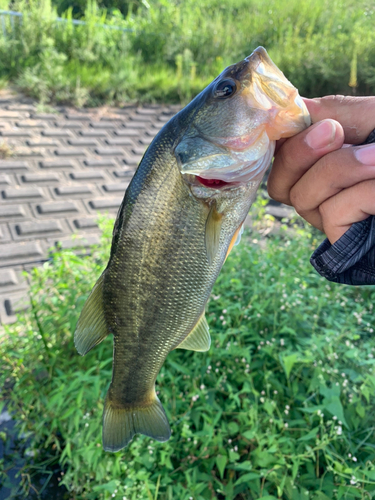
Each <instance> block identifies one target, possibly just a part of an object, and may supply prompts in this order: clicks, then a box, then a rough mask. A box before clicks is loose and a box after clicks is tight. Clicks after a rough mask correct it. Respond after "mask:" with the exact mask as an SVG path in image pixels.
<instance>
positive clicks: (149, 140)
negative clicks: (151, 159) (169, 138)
mask: <svg viewBox="0 0 375 500" xmlns="http://www.w3.org/2000/svg"><path fill="white" fill-rule="evenodd" d="M153 140H154V139H153V137H141V138H140V139H139V142H140V143H141V144H144V145H145V146H149V145H150V144H151V143H152V141H153Z"/></svg>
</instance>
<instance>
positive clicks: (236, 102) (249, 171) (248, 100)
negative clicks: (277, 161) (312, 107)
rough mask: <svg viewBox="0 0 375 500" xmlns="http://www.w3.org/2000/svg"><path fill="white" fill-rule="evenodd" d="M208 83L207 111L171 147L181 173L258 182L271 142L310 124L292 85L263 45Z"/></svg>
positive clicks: (210, 183) (212, 180) (215, 183)
mask: <svg viewBox="0 0 375 500" xmlns="http://www.w3.org/2000/svg"><path fill="white" fill-rule="evenodd" d="M210 88H211V94H210V95H209V94H208V95H209V97H208V104H209V106H210V110H209V111H210V112H206V114H203V113H202V115H199V113H198V115H197V119H196V120H195V123H194V125H193V126H192V127H191V128H190V129H189V130H188V131H187V133H186V135H185V137H183V139H182V141H181V142H180V143H179V144H178V145H177V147H176V148H175V156H176V159H177V162H178V165H179V168H180V171H181V173H182V174H190V175H194V176H196V178H197V180H198V181H199V182H200V183H201V184H203V185H204V186H205V187H212V188H214V189H222V188H225V187H228V186H230V185H232V184H243V183H248V182H250V181H254V182H256V181H260V180H261V178H262V177H263V175H264V173H265V171H266V170H267V168H268V167H269V165H270V163H271V160H272V157H273V154H274V151H275V145H276V141H277V140H278V139H281V138H284V137H285V138H286V137H291V136H293V135H295V134H297V133H298V132H301V131H302V130H304V129H305V128H306V127H308V126H309V125H310V123H311V121H310V115H309V113H308V110H307V108H306V106H305V103H304V102H303V100H302V98H301V97H300V95H299V94H298V91H297V89H296V88H295V87H294V86H293V85H292V84H291V83H290V82H289V80H287V78H286V77H285V76H284V74H283V73H282V72H281V71H280V70H279V68H278V67H277V66H276V65H275V64H274V63H273V62H272V60H271V59H270V57H269V56H268V54H267V51H266V50H265V49H264V48H263V47H258V48H257V49H256V50H254V52H253V53H252V54H251V55H250V56H248V57H247V58H245V59H244V60H243V61H241V62H240V63H238V64H236V65H233V66H229V67H228V68H226V69H225V70H224V71H223V72H222V74H221V75H220V76H219V77H218V78H216V79H215V80H214V81H213V82H212V84H211V85H210ZM198 98H199V96H198ZM193 102H194V101H193ZM208 124H209V126H207V125H208ZM212 124H214V125H212Z"/></svg>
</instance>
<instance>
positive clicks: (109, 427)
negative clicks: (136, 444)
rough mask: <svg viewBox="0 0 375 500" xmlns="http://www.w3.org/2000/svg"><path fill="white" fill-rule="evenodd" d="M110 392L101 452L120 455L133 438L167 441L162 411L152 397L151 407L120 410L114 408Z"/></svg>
mask: <svg viewBox="0 0 375 500" xmlns="http://www.w3.org/2000/svg"><path fill="white" fill-rule="evenodd" d="M109 394H110V391H109V392H108V394H107V398H106V400H105V406H104V412H103V448H104V449H105V451H113V452H115V451H119V450H121V449H122V448H124V447H125V446H127V445H128V444H129V443H130V441H131V440H132V439H133V437H134V435H135V434H138V433H139V434H144V435H145V436H149V437H152V438H153V439H156V440H157V441H161V442H164V441H168V439H169V438H170V437H171V428H170V427H169V423H168V419H167V417H166V415H165V411H164V408H163V406H162V404H161V403H160V401H159V399H158V397H157V396H156V394H155V390H154V397H153V400H152V402H151V403H150V404H148V405H145V406H142V405H139V406H138V407H137V406H135V407H134V408H121V406H119V405H118V404H113V402H112V401H111V399H110V395H109Z"/></svg>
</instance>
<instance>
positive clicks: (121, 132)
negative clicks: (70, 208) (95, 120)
mask: <svg viewBox="0 0 375 500" xmlns="http://www.w3.org/2000/svg"><path fill="white" fill-rule="evenodd" d="M114 133H115V134H116V135H117V136H119V137H138V136H139V130H136V129H134V128H119V129H117V130H115V131H114Z"/></svg>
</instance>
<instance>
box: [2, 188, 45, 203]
mask: <svg viewBox="0 0 375 500" xmlns="http://www.w3.org/2000/svg"><path fill="white" fill-rule="evenodd" d="M1 194H2V197H3V198H4V199H6V200H13V201H15V200H25V199H28V198H43V197H44V195H43V190H42V189H41V188H39V187H29V188H17V187H16V188H7V189H4V190H3V191H2V192H1Z"/></svg>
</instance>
